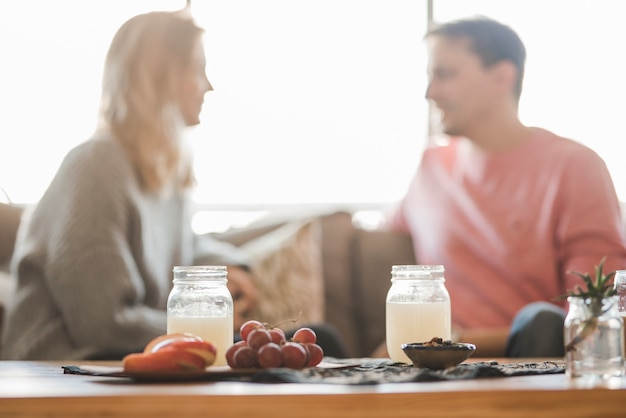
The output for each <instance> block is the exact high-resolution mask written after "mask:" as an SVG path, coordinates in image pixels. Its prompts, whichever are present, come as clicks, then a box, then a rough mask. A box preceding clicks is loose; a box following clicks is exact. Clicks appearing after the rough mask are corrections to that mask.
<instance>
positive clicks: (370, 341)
mask: <svg viewBox="0 0 626 418" xmlns="http://www.w3.org/2000/svg"><path fill="white" fill-rule="evenodd" d="M19 215H20V210H19V209H16V208H14V207H7V206H6V205H2V204H0V234H1V235H0V238H1V240H0V270H3V269H4V270H6V263H7V261H8V257H10V254H11V252H12V250H13V242H14V240H15V232H16V230H17V226H18V222H19ZM306 221H307V222H314V225H315V238H316V241H314V244H315V245H317V244H319V248H316V247H311V246H309V247H307V248H308V249H307V251H309V250H311V251H310V252H312V253H315V254H311V255H313V256H316V257H318V258H319V261H320V265H319V270H320V271H319V273H320V275H321V277H322V280H321V281H322V283H321V286H320V287H319V289H321V290H320V291H321V292H322V293H321V295H322V296H321V298H322V299H323V301H322V302H323V303H322V305H321V306H322V307H323V309H322V312H321V313H320V316H319V319H320V320H324V321H326V322H328V323H330V324H332V325H334V326H335V327H336V328H337V329H338V331H339V332H340V333H341V335H342V336H343V338H344V340H345V342H346V345H347V348H348V350H349V354H350V355H351V356H353V357H360V356H368V355H370V354H371V353H372V351H373V350H374V349H375V348H376V347H377V346H378V345H379V344H380V343H381V342H382V341H383V340H384V338H385V297H386V293H387V290H388V289H389V286H390V284H391V282H390V279H391V267H392V265H394V264H414V262H415V259H414V256H413V250H412V244H411V240H410V238H409V237H408V236H407V235H404V234H398V233H393V232H382V231H372V230H366V229H362V228H359V227H357V226H355V225H354V224H353V222H352V216H351V215H350V214H349V213H347V212H334V213H328V214H320V215H318V216H313V217H311V216H308V217H307V218H306ZM297 222H299V224H302V222H303V220H302V219H300V220H298V221H297ZM288 223H294V221H293V220H290V221H282V222H270V223H265V224H260V225H259V224H256V225H252V226H250V227H247V228H243V229H239V230H231V231H228V232H227V233H223V234H219V235H217V238H219V239H222V240H225V241H229V242H231V243H233V244H235V245H238V246H245V245H246V244H247V243H249V242H250V241H251V240H254V239H258V238H259V237H263V236H269V235H270V233H271V232H272V231H276V230H277V229H279V228H280V227H281V226H284V225H285V224H288ZM286 242H287V245H289V241H286ZM267 243H269V241H260V244H262V245H265V244H267ZM284 254H286V255H285V257H294V255H293V254H294V253H293V251H291V252H286V253H284ZM308 256H309V255H308V254H307V257H308ZM283 261H285V260H283ZM290 274H296V273H291V272H286V279H287V280H291V279H292V278H293V280H295V279H296V276H295V275H293V276H290ZM274 290H275V292H274V293H276V295H277V297H280V294H281V290H282V289H280V288H278V289H276V288H275V289H274ZM294 290H295V291H296V292H299V289H298V288H296V289H294ZM302 292H303V293H306V292H310V287H307V288H304V290H302ZM270 296H271V295H270ZM303 296H304V297H306V298H309V297H311V295H309V294H304V295H303ZM1 300H2V299H0V301H1ZM311 300H313V299H311ZM274 303H275V304H276V303H280V301H274ZM1 313H2V312H1V306H0V319H1ZM0 323H1V321H0Z"/></svg>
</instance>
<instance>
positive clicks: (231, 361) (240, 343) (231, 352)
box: [226, 341, 246, 369]
mask: <svg viewBox="0 0 626 418" xmlns="http://www.w3.org/2000/svg"><path fill="white" fill-rule="evenodd" d="M244 345H246V342H245V341H237V342H236V343H235V344H233V345H231V346H230V347H228V350H226V362H227V363H228V365H229V366H230V367H232V368H233V369H234V368H236V367H235V366H236V365H237V363H235V360H234V359H233V356H234V355H235V351H237V349H238V348H239V347H242V346H244Z"/></svg>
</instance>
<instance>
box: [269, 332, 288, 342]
mask: <svg viewBox="0 0 626 418" xmlns="http://www.w3.org/2000/svg"><path fill="white" fill-rule="evenodd" d="M269 332H270V336H271V337H272V342H273V343H276V344H278V345H282V344H284V343H285V342H286V341H287V338H285V332H284V331H283V330H282V329H280V328H272V329H270V330H269Z"/></svg>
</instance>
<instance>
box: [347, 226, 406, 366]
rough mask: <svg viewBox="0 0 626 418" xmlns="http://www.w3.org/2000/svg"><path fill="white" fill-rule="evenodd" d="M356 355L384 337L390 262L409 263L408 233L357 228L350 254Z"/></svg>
mask: <svg viewBox="0 0 626 418" xmlns="http://www.w3.org/2000/svg"><path fill="white" fill-rule="evenodd" d="M352 263H353V265H352V271H353V277H354V279H353V280H354V281H355V286H354V299H355V301H356V302H355V303H356V313H357V326H358V336H359V346H360V350H361V352H360V355H362V356H369V355H371V354H372V352H373V351H374V350H375V349H376V348H377V347H378V346H379V345H380V344H381V343H382V342H383V341H384V340H385V328H386V324H385V322H386V321H385V307H386V298H387V291H388V290H389V288H390V287H391V267H392V266H393V265H413V264H416V262H415V255H414V253H413V243H412V241H411V237H410V236H409V235H408V234H404V233H399V232H392V231H380V230H375V231H370V230H363V229H357V230H356V233H355V240H354V247H353V253H352Z"/></svg>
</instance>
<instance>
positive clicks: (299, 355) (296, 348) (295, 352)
mask: <svg viewBox="0 0 626 418" xmlns="http://www.w3.org/2000/svg"><path fill="white" fill-rule="evenodd" d="M282 351H283V365H284V366H285V367H289V368H291V369H301V368H303V367H304V366H305V364H306V363H307V361H308V356H307V352H306V350H305V349H304V346H302V344H300V343H297V342H293V341H290V342H287V343H285V345H283V346H282Z"/></svg>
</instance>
